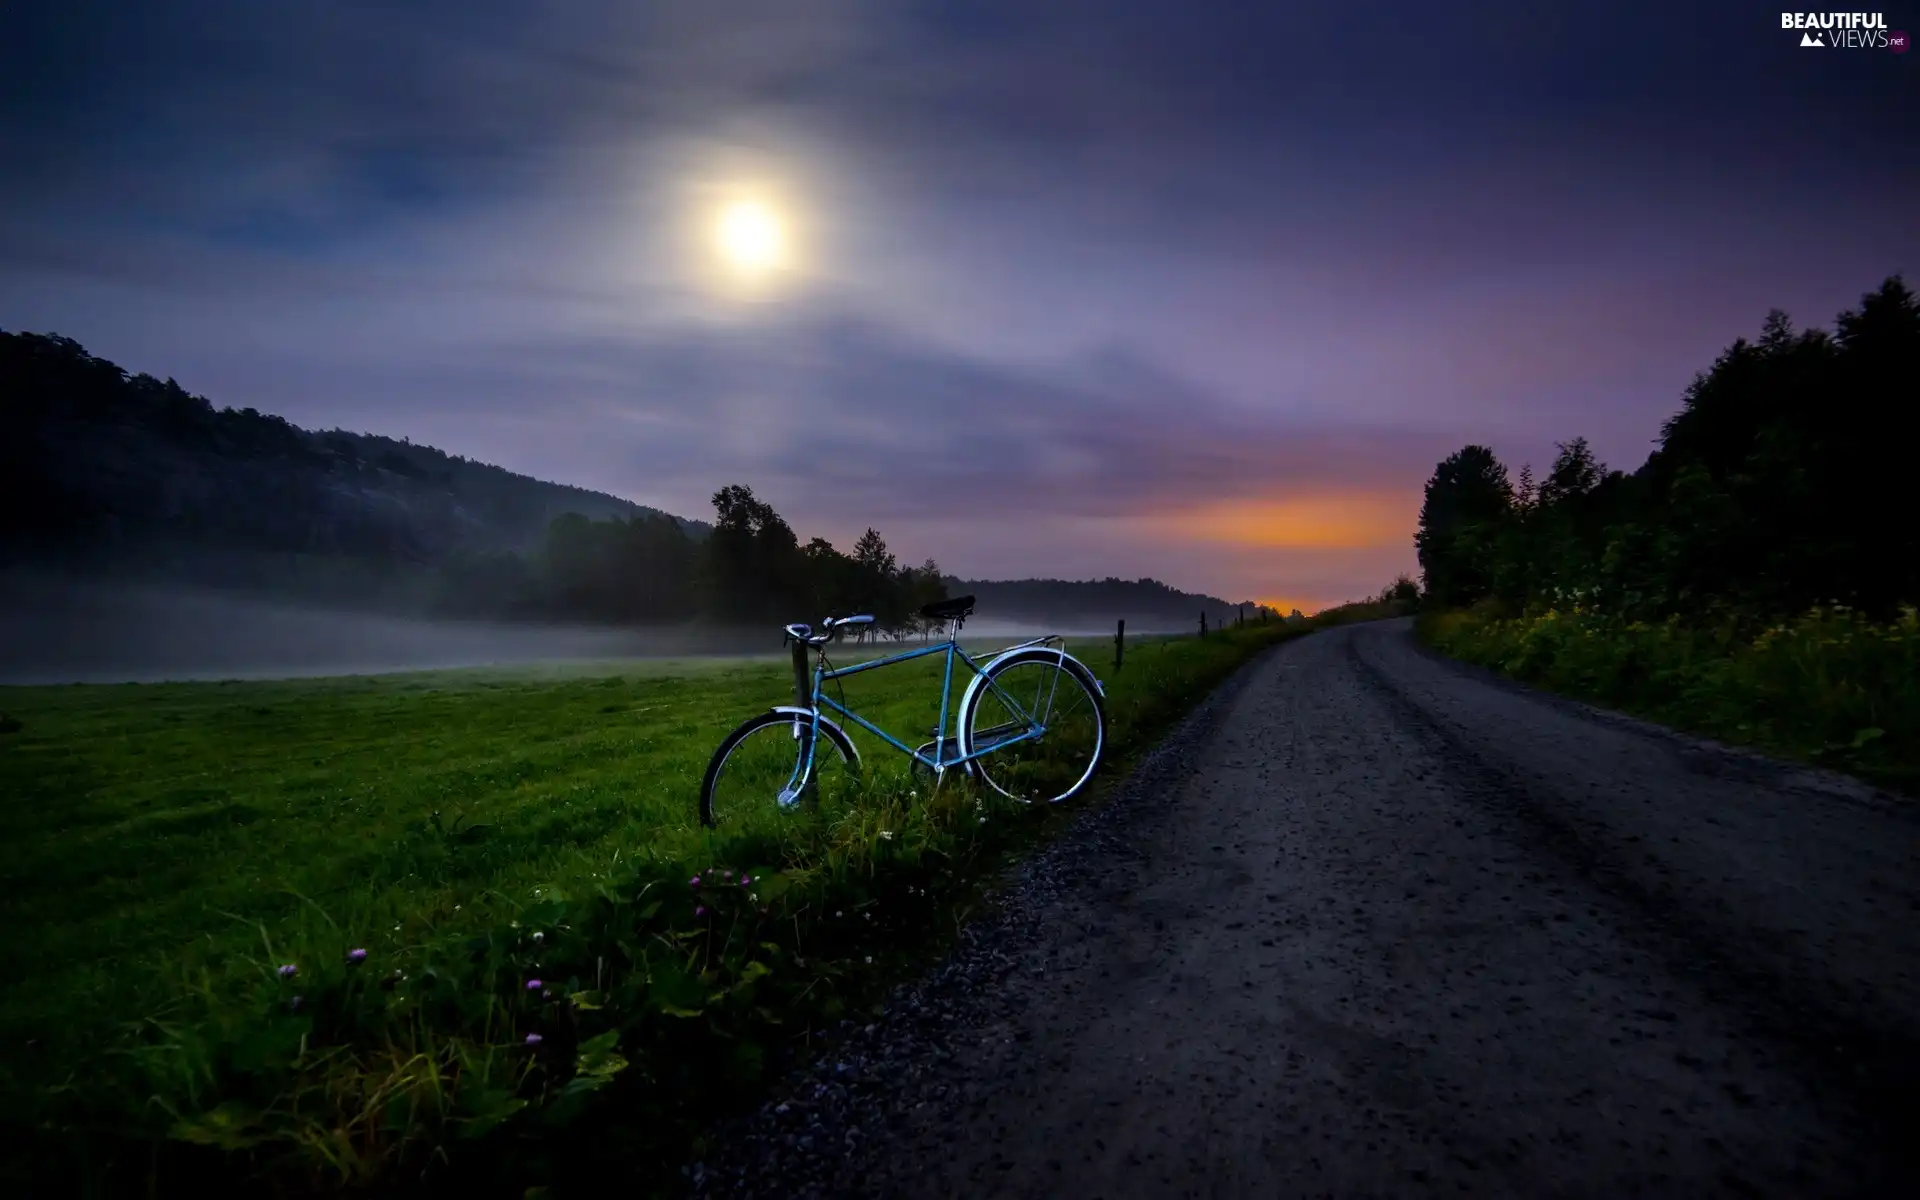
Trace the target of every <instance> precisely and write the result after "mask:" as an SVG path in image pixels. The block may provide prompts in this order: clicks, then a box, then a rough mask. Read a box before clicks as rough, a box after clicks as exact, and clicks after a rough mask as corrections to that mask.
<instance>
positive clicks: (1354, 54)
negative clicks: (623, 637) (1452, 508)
mask: <svg viewBox="0 0 1920 1200" xmlns="http://www.w3.org/2000/svg"><path fill="white" fill-rule="evenodd" d="M399 7H402V6H391V5H389V6H375V5H370V4H361V3H354V2H346V0H332V2H329V3H324V4H319V3H305V2H304V0H299V2H276V3H273V4H261V3H258V2H257V0H244V2H243V0H209V2H206V3H198V4H186V3H177V2H174V3H169V2H164V0H147V2H145V3H139V4H135V3H121V4H106V3H90V2H86V0H69V2H68V3H66V4H62V5H51V4H43V5H25V6H22V5H9V6H7V7H6V8H5V9H4V10H0V154H4V161H6V162H8V163H9V164H10V166H9V168H8V170H7V171H6V172H5V173H4V174H3V175H0V327H4V328H7V329H28V330H36V331H50V332H58V333H61V334H64V335H67V336H69V337H74V338H77V339H79V340H80V341H81V342H83V343H84V344H85V345H86V346H87V347H88V348H89V349H90V350H92V351H93V352H94V353H96V354H101V355H104V356H106V357H109V358H112V359H114V360H116V361H118V362H119V363H121V365H123V366H126V367H128V368H130V369H133V370H144V371H148V372H151V373H154V374H157V375H161V376H168V375H171V376H173V377H175V378H177V379H178V380H179V381H180V382H181V383H182V384H183V385H185V386H187V387H188V388H190V389H192V390H195V391H198V392H201V393H203V394H205V395H207V396H209V397H210V398H212V399H213V400H214V401H215V402H216V403H219V404H231V405H235V406H246V405H252V406H254V407H257V408H261V409H264V410H267V411H272V412H278V413H281V414H284V415H285V416H287V417H288V418H289V419H291V420H293V421H295V422H298V423H300V424H303V425H309V426H334V425H340V426H345V427H348V428H353V429H364V430H369V431H375V432H382V433H388V434H393V435H396V436H399V435H405V436H408V437H411V438H413V439H414V440H416V441H425V442H430V443H432V444H435V445H438V446H441V447H443V448H445V449H447V450H450V451H454V452H456V453H461V454H466V455H469V456H472V457H476V458H481V459H486V460H490V461H493V462H498V463H501V464H502V465H505V466H508V467H512V468H514V469H516V470H521V471H526V472H528V473H530V474H534V475H539V476H543V477H547V478H552V479H558V480H563V481H567V482H572V483H579V484H584V485H587V486H591V487H597V488H603V489H605V490H607V491H610V492H614V493H616V494H619V495H622V496H626V497H629V498H631V499H633V500H637V501H640V502H642V503H646V504H652V505H656V506H658V507H661V508H666V509H669V510H671V511H675V512H679V513H682V514H685V515H689V516H707V515H709V513H708V506H707V498H708V497H709V496H710V495H711V493H712V492H713V491H714V490H715V489H716V488H718V487H720V486H722V485H724V484H729V483H735V482H739V483H746V484H748V485H750V486H751V487H753V488H754V490H755V491H756V492H758V493H759V494H761V495H762V496H763V497H765V498H766V499H768V500H770V501H771V502H772V503H773V504H774V505H775V507H777V508H778V509H779V510H780V511H781V512H782V513H783V514H785V515H786V516H787V517H788V519H789V520H790V521H791V522H792V523H793V524H794V526H795V528H796V529H798V530H799V531H800V533H801V535H802V537H803V538H804V537H807V536H811V535H814V534H823V535H825V536H828V537H830V538H832V539H833V540H834V541H836V542H838V543H840V544H841V545H843V546H845V545H848V544H850V543H851V541H852V539H853V537H854V536H856V535H857V534H858V533H859V531H860V530H861V529H862V528H864V527H865V526H867V525H874V526H877V527H878V528H879V529H880V530H881V531H882V532H883V533H884V534H886V535H887V537H888V540H889V541H890V542H891V543H892V544H893V546H894V548H895V549H896V551H897V552H899V553H900V554H901V556H902V557H904V558H907V559H909V560H913V561H918V560H919V559H921V558H923V557H926V556H928V555H932V556H935V557H937V558H938V559H939V561H940V562H941V564H942V565H943V566H945V567H946V568H947V569H948V570H950V571H953V572H956V573H959V574H962V575H976V576H997V577H1004V576H1021V575H1031V574H1045V575H1061V576H1069V577H1073V576H1078V577H1085V576H1104V575H1109V574H1111V575H1120V576H1123V577H1135V576H1139V575H1149V574H1150V575H1154V576H1157V577H1160V578H1162V579H1165V580H1167V581H1169V582H1171V583H1174V584H1176V585H1178V586H1182V587H1187V588H1193V589H1200V590H1206V591H1210V592H1213V593H1215V594H1219V595H1224V596H1228V597H1230V598H1233V599H1240V598H1243V597H1259V598H1263V599H1274V600H1281V601H1284V602H1289V603H1299V604H1301V605H1302V606H1303V607H1311V606H1312V605H1314V604H1319V603H1327V602H1333V601H1338V600H1341V599H1345V598H1349V597H1352V596H1356V595H1359V594H1362V593H1366V592H1371V591H1375V590H1377V589H1378V588H1379V587H1380V586H1381V585H1383V584H1384V583H1386V582H1387V581H1389V580H1390V579H1391V578H1392V576H1393V575H1394V574H1395V573H1396V572H1398V571H1401V570H1411V569H1413V566H1414V560H1413V551H1412V545H1411V534H1412V530H1413V524H1414V519H1415V514H1416V512H1417V510H1418V505H1419V491H1420V487H1421V484H1422V483H1423V482H1424V481H1425V479H1426V477H1427V475H1428V473H1429V472H1430V471H1431V470H1432V467H1433V464H1434V462H1435V461H1436V460H1437V459H1438V458H1439V457H1440V456H1442V455H1444V454H1446V453H1448V452H1449V451H1451V450H1454V449H1457V448H1458V447H1459V446H1460V445H1462V444H1464V443H1466V442H1469V441H1477V442H1484V443H1487V444H1490V445H1492V446H1493V447H1494V448H1495V449H1496V451H1498V452H1499V453H1500V454H1501V455H1502V456H1503V457H1505V458H1507V459H1508V460H1509V462H1510V463H1511V464H1513V465H1515V466H1517V465H1518V464H1519V463H1520V462H1522V461H1528V460H1531V461H1532V462H1534V463H1535V465H1536V467H1539V466H1543V465H1544V464H1545V462H1546V461H1547V460H1548V459H1550V458H1551V456H1552V453H1553V443H1554V442H1555V441H1556V440H1565V439H1567V438H1571V437H1573V436H1574V435H1577V434H1583V435H1585V436H1587V437H1588V438H1589V439H1590V440H1591V441H1592V442H1593V443H1594V445H1595V447H1596V448H1597V449H1598V451H1599V452H1600V454H1601V456H1602V457H1603V458H1604V459H1606V460H1607V461H1608V462H1609V463H1611V464H1613V465H1617V466H1623V467H1633V466H1637V465H1638V464H1639V463H1640V462H1641V461H1642V460H1643V459H1644V457H1645V455H1646V453H1647V451H1648V450H1649V448H1650V446H1651V441H1652V439H1653V437H1654V436H1655V435H1656V433H1657V431H1658V426H1659V423H1660V421H1661V420H1662V419H1663V418H1664V417H1666V416H1667V415H1668V414H1669V413H1671V412H1672V411H1673V410H1674V409H1675V408H1676V407H1677V406H1678V404H1679V400H1680V394H1681V391H1682V390H1683V389H1684V387H1685V386H1686V384H1687V382H1688V380H1689V379H1690V378H1691V376H1692V375H1693V373H1694V372H1695V371H1697V370H1700V369H1702V368H1704V367H1706V366H1707V365H1708V364H1709V363H1710V362H1711V361H1712V358H1713V356H1714V355H1715V353H1716V352H1717V351H1718V350H1719V349H1720V348H1721V347H1723V346H1724V345H1725V344H1726V343H1728V342H1729V341H1731V340H1732V339H1733V338H1735V337H1737V336H1740V335H1742V334H1752V333H1754V332H1756V331H1757V330H1758V328H1759V325H1760V322H1761V320H1762V318H1763V317H1764V316H1765V314H1766V311H1767V310H1768V309H1769V308H1771V307H1776V306H1777V307H1782V308H1785V309H1787V310H1788V311H1789V312H1790V313H1792V314H1793V315H1794V316H1795V318H1796V319H1798V320H1799V321H1800V322H1801V323H1803V324H1828V323H1830V322H1831V320H1832V318H1833V316H1834V314H1835V313H1836V312H1838V311H1839V310H1840V309H1842V308H1844V307H1847V306H1849V305H1851V304H1852V303H1854V302H1855V301H1856V300H1857V299H1858V296H1859V294H1860V293H1861V292H1863V291H1866V290H1867V289H1869V288H1871V287H1873V286H1874V285H1876V284H1877V283H1879V281H1880V280H1881V279H1882V278H1884V277H1885V276H1886V275H1888V274H1891V273H1894V272H1896V271H1898V272H1904V273H1906V274H1907V276H1908V278H1909V279H1910V280H1911V279H1914V278H1915V276H1916V274H1920V222H1916V220H1915V219H1914V215H1915V214H1916V213H1920V162H1917V161H1916V157H1915V151H1916V149H1920V135H1917V134H1916V132H1915V126H1914V122H1913V119H1912V117H1913V114H1914V113H1916V112H1920V75H1916V74H1915V72H1920V55H1893V54H1889V53H1887V52H1885V51H1866V50H1848V49H1831V50H1821V51H1814V50H1809V49H1801V48H1800V47H1799V45H1798V42H1799V35H1798V34H1797V33H1792V32H1788V31H1783V30H1782V29H1781V28H1780V15H1779V13H1778V12H1777V11H1773V10H1766V11H1762V10H1760V9H1759V8H1757V7H1755V6H1753V5H1750V4H1737V5H1736V4H1725V3H1718V2H1712V3H1703V4H1696V5H1690V6H1685V7H1684V8H1675V7H1674V6H1672V5H1652V4H1645V3H1637V2H1628V3H1626V4H1624V5H1621V4H1616V5H1607V6H1592V7H1590V8H1587V9H1583V10H1581V11H1561V12H1547V11H1546V10H1542V9H1541V8H1540V7H1539V6H1537V5H1520V4H1480V5H1472V6H1463V5H1433V4H1374V5H1365V6H1353V5H1347V4H1333V3H1312V4H1291V5H1284V6H1282V5H1274V4H1262V5H1237V4H1213V5H1191V4H1180V3H1172V2H1168V3H1155V4H1147V3H1127V2H1125V0H1108V2H1105V3H1099V4H1093V3H1080V2H1078V0H1048V2H1046V3H1035V2H1034V0H966V2H965V3H946V4H931V3H926V4H923V3H914V2H910V0H874V2H872V3H855V2H845V3H841V2H829V3H809V2H804V0H768V2H762V0H728V2H727V3H715V2H714V0H699V2H697V3H677V2H676V3H664V4H663V3H633V2H631V0H575V2H563V3H552V2H549V3H543V4H539V5H534V4H506V3H501V2H498V0H477V2H476V0H468V2H464V3H459V4H453V3H439V2H437V0H435V2H429V3H417V2H416V3H409V4H408V5H405V6H404V8H405V10H406V12H405V14H404V15H401V14H398V13H395V12H393V11H387V10H390V9H394V8H399ZM1886 18H1887V23H1888V25H1889V26H1890V27H1891V28H1895V29H1899V28H1913V27H1920V10H1915V11H1906V12H1900V11H1894V12H1888V13H1887V14H1886ZM741 180H747V181H751V182H755V183H758V184H762V185H766V186H771V187H773V188H775V189H776V190H777V191H778V193H779V194H780V195H781V196H783V197H785V201H786V207H787V209H788V211H789V212H790V214H791V215H792V216H793V217H794V218H795V219H796V220H797V222H798V228H799V233H800V241H801V247H802V250H803V256H802V260H801V262H800V266H799V268H798V270H797V271H796V272H795V274H794V275H793V276H792V277H791V278H790V279H788V280H786V281H785V285H784V286H782V287H780V288H778V289H775V290H774V291H772V292H770V293H769V294H768V295H767V296H765V297H763V298H761V299H759V300H757V301H754V302H751V303H743V302H741V301H740V300H739V299H738V298H737V297H732V296H727V295H721V294H718V293H716V292H715V291H714V290H713V289H712V288H711V287H710V286H707V284H708V279H707V273H706V271H705V268H704V265H703V264H702V263H701V262H699V261H698V257H697V255H696V254H695V253H694V246H693V239H692V238H691V237H690V235H689V232H688V222H689V220H690V219H692V217H693V216H695V215H698V214H701V213H703V212H704V211H705V208H704V207H703V206H707V205H709V203H710V202H709V201H708V200H706V199H704V197H706V196H708V195H709V194H710V191H711V189H712V188H714V187H715V186H724V185H728V184H730V183H733V182H737V181H741Z"/></svg>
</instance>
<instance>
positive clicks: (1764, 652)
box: [1419, 605, 1920, 789]
mask: <svg viewBox="0 0 1920 1200" xmlns="http://www.w3.org/2000/svg"><path fill="white" fill-rule="evenodd" d="M1419 630H1420V634H1421V636H1422V638H1423V639H1424V640H1425V641H1427V643H1428V644H1430V645H1432V646H1433V647H1434V648H1435V649H1438V650H1440V651H1442V652H1443V653H1446V654H1450V655H1452V656H1454V657H1456V658H1460V659H1464V660H1466V661H1469V662H1474V663H1479V664H1481V665H1483V666H1488V667H1492V668H1494V669H1496V670H1499V671H1502V672H1505V673H1506V674H1509V675H1512V676H1514V677H1515V678H1518V679H1522V680H1526V681H1528V682H1530V683H1537V684H1540V685H1542V686H1545V687H1548V688H1551V689H1553V690H1555V691H1561V692H1566V693H1568V694H1571V695H1575V696H1579V697H1582V698H1585V699H1590V700H1594V701H1596V702H1599V703H1602V704H1606V705H1610V706H1613V707H1618V708H1621V709H1623V710H1625V711H1628V712H1634V713H1638V714H1641V715H1644V716H1648V717H1651V718H1653V719H1655V720H1659V721H1663V722H1665V723H1668V724H1671V725H1674V726H1676V727H1679V728H1683V729H1688V730H1691V731H1694V732H1698V733H1703V734H1706V735H1708V736H1712V737H1716V738H1720V739H1724V740H1726V741H1730V742H1734V743H1740V744H1746V745H1752V746H1758V747H1762V748H1765V749H1768V750H1772V751H1775V752H1778V753H1783V754H1788V755H1791V756H1794V757H1799V758H1804V759H1808V760H1812V761H1818V762H1823V763H1829V764H1832V765H1835V766H1841V767H1845V768H1847V769H1849V770H1854V771H1857V772H1859V773H1861V774H1863V775H1866V776H1869V777H1871V778H1874V779H1876V780H1878V781H1880V782H1883V783H1886V784H1889V785H1892V786H1898V787H1903V788H1906V789H1913V788H1914V786H1915V784H1916V782H1920V770H1917V768H1920V615H1916V611H1915V610H1914V609H1913V608H1907V609H1904V610H1903V611H1902V612H1901V614H1900V615H1899V617H1898V618H1896V619H1895V620H1892V621H1887V622H1873V621H1869V620H1867V619H1865V618H1864V617H1862V616H1861V615H1860V614H1859V613H1856V612H1853V611H1851V610H1849V609H1847V608H1845V607H1844V606H1839V605H1834V606H1828V607H1823V608H1816V609H1812V610H1809V611H1808V612H1806V613H1805V614H1803V615H1801V616H1800V617H1798V618H1796V619H1794V620H1791V621H1784V622H1779V623H1776V624H1772V625H1764V626H1757V627H1756V628H1755V631H1754V632H1746V631H1744V630H1743V629H1742V627H1741V624H1740V623H1737V622H1734V621H1731V620H1730V621H1727V622H1724V623H1720V624H1716V625H1712V626H1707V627H1699V626H1692V625H1688V624H1686V623H1684V622H1682V621H1681V620H1680V619H1678V618H1672V619H1669V620H1666V621H1663V622H1648V621H1631V620H1625V619H1623V618H1621V617H1618V616H1614V615H1610V614H1607V613H1602V612H1597V611H1594V610H1591V609H1583V608H1573V609H1569V610H1565V611H1562V610H1557V609H1549V610H1547V611H1546V612H1544V613H1541V614H1539V615H1538V616H1532V617H1522V618H1501V617H1495V616H1487V615H1485V614H1477V613H1472V612H1450V613H1435V614H1429V615H1427V616H1424V617H1422V618H1421V620H1420V622H1419Z"/></svg>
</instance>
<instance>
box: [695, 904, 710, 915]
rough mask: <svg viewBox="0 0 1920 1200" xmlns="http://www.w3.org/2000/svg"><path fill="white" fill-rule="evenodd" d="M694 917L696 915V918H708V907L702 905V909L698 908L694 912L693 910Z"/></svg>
mask: <svg viewBox="0 0 1920 1200" xmlns="http://www.w3.org/2000/svg"><path fill="white" fill-rule="evenodd" d="M693 915H694V916H696V917H704V916H706V915H707V906H706V905H704V904H702V905H701V906H700V907H698V908H696V909H694V910H693Z"/></svg>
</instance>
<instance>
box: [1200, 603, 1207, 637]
mask: <svg viewBox="0 0 1920 1200" xmlns="http://www.w3.org/2000/svg"><path fill="white" fill-rule="evenodd" d="M1200 636H1201V637H1205V636H1207V610H1206V609H1204V608H1203V609H1201V610H1200Z"/></svg>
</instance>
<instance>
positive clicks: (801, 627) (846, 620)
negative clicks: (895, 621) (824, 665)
mask: <svg viewBox="0 0 1920 1200" xmlns="http://www.w3.org/2000/svg"><path fill="white" fill-rule="evenodd" d="M871 624H873V616H872V614H870V613H861V614H860V615H858V616H853V617H828V618H827V619H826V620H825V621H824V622H822V623H821V626H820V632H819V633H815V632H814V631H813V627H812V626H811V625H808V624H806V623H805V622H803V621H796V622H794V623H793V624H791V625H789V626H787V627H786V637H787V638H790V639H792V640H793V641H796V642H803V643H805V644H806V645H809V646H824V645H826V644H827V643H828V642H830V641H832V640H833V637H834V634H835V633H837V632H839V631H840V630H842V629H845V628H846V627H847V626H849V625H871ZM780 644H781V645H783V646H784V645H785V644H786V639H782V641H781V643H780Z"/></svg>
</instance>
